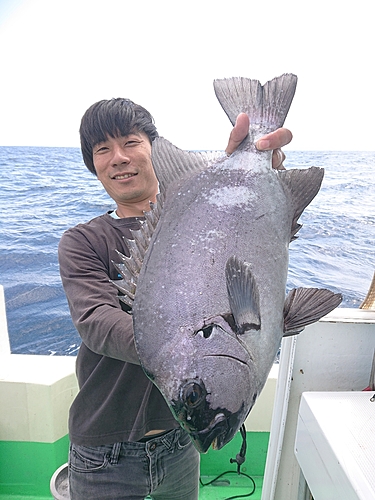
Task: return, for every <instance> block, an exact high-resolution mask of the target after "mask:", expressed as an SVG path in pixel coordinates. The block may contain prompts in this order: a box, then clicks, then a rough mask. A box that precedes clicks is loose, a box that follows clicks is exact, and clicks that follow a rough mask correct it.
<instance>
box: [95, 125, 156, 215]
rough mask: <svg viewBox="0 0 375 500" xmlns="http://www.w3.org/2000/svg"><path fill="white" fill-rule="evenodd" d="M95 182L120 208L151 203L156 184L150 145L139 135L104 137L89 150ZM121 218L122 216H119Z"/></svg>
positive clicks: (153, 198) (142, 135) (144, 135)
mask: <svg viewBox="0 0 375 500" xmlns="http://www.w3.org/2000/svg"><path fill="white" fill-rule="evenodd" d="M93 161H94V166H95V170H96V173H97V176H98V179H99V180H100V182H101V183H102V184H103V187H104V189H105V190H106V191H107V193H108V194H109V196H110V197H111V198H112V199H113V200H114V201H115V202H116V203H117V205H118V207H119V209H120V207H121V206H124V207H131V206H135V205H142V203H145V206H146V208H145V209H148V202H149V201H155V197H156V194H157V192H158V181H157V178H156V175H155V172H154V169H153V166H152V163H151V144H150V141H149V138H148V137H147V135H146V134H144V133H143V132H134V133H131V134H129V135H127V136H122V137H116V138H113V137H108V138H107V140H106V141H104V142H101V143H99V144H96V145H95V146H94V148H93ZM122 216H124V215H122Z"/></svg>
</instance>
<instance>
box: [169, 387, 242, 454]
mask: <svg viewBox="0 0 375 500" xmlns="http://www.w3.org/2000/svg"><path fill="white" fill-rule="evenodd" d="M207 396H208V395H207V391H206V388H205V385H204V383H203V381H202V380H200V379H194V380H188V381H186V383H185V384H184V385H183V386H182V388H181V391H180V398H179V399H178V400H177V401H173V404H172V406H171V409H172V412H173V413H174V415H175V417H176V419H177V420H178V421H179V422H180V425H181V426H182V427H183V429H184V430H185V431H186V432H187V433H188V434H189V436H190V438H191V440H192V442H193V444H194V446H195V448H196V449H197V450H198V451H199V452H200V453H206V452H207V451H208V449H209V448H210V446H211V445H212V447H213V448H214V449H216V450H220V449H221V448H222V447H223V446H224V445H226V444H227V443H228V442H229V441H230V440H231V439H232V438H233V436H234V435H235V433H236V432H237V431H238V429H239V428H240V426H241V425H242V421H243V419H244V416H245V410H244V408H245V405H244V403H242V405H241V407H240V408H239V410H238V411H237V412H231V411H229V410H228V409H226V408H212V407H211V404H210V402H209V400H208V399H207Z"/></svg>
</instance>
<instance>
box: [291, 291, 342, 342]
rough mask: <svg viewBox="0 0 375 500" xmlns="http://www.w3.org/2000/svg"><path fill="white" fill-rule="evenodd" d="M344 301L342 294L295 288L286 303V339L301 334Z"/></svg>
mask: <svg viewBox="0 0 375 500" xmlns="http://www.w3.org/2000/svg"><path fill="white" fill-rule="evenodd" d="M341 301H342V295H341V294H340V293H333V292H331V291H330V290H327V289H325V288H294V289H293V290H291V291H290V292H289V294H288V296H287V298H286V300H285V303H284V335H283V336H284V337H289V336H290V335H296V334H297V333H300V332H301V331H302V330H303V329H304V327H305V326H307V325H311V324H312V323H315V322H316V321H318V320H319V319H320V318H322V317H323V316H325V315H326V314H328V313H329V312H331V311H332V310H333V309H335V308H336V307H337V306H338V305H339V304H340V302H341Z"/></svg>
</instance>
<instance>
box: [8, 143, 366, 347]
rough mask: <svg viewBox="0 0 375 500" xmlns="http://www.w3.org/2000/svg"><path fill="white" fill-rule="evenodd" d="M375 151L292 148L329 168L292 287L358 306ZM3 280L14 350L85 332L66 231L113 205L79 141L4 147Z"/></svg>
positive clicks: (71, 342) (298, 248) (298, 250)
mask: <svg viewBox="0 0 375 500" xmlns="http://www.w3.org/2000/svg"><path fill="white" fill-rule="evenodd" d="M374 165H375V152H319V151H313V152H312V151H304V152H297V151H295V152H290V151H288V153H287V160H286V162H285V166H286V167H287V168H305V167H309V166H320V167H324V168H325V178H324V181H323V185H322V189H321V190H320V192H319V194H318V195H317V197H316V198H315V199H314V200H313V202H312V203H311V204H310V205H309V207H307V209H306V210H305V212H304V213H303V214H302V217H301V219H300V222H302V224H303V228H302V229H301V231H300V232H299V233H298V234H299V238H298V239H297V240H296V241H294V242H292V243H291V245H290V265H289V278H288V285H287V286H288V289H290V288H293V287H297V286H305V287H327V288H330V289H331V290H333V291H334V292H341V293H342V294H343V297H344V300H343V303H342V306H344V307H358V306H359V305H360V304H361V302H362V300H363V299H364V297H365V295H366V293H367V290H368V288H369V286H370V283H371V280H372V276H373V273H374V271H375V249H374V242H375V167H374ZM0 176H1V177H0V179H1V180H0V284H2V285H3V286H4V290H5V299H6V310H7V318H8V330H9V337H10V344H11V349H12V352H13V353H27V354H51V355H53V354H57V355H74V354H76V353H77V349H78V347H79V343H80V339H79V336H78V334H77V332H76V331H75V329H74V326H73V324H72V322H71V319H70V316H69V310H68V305H67V302H66V298H65V295H64V292H63V289H62V286H61V283H60V277H59V269H58V262H57V246H58V242H59V239H60V237H61V235H62V233H63V232H64V231H65V230H66V229H68V228H69V227H71V226H74V225H76V224H78V223H80V222H85V221H87V220H89V219H91V218H93V217H95V216H97V215H100V214H102V213H104V212H105V211H107V210H110V209H113V208H114V204H113V202H112V200H111V199H110V198H109V197H108V195H107V194H106V193H105V192H104V190H103V189H102V187H101V184H100V183H99V182H98V181H97V180H96V178H95V177H94V176H93V175H92V174H90V172H88V170H87V169H86V168H85V166H84V165H83V162H82V159H81V156H80V151H79V149H76V148H36V147H0Z"/></svg>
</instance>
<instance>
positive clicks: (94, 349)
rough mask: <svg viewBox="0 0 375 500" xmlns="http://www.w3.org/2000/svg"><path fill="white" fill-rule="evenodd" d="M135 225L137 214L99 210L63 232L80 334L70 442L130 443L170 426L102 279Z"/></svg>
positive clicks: (62, 254)
mask: <svg viewBox="0 0 375 500" xmlns="http://www.w3.org/2000/svg"><path fill="white" fill-rule="evenodd" d="M138 228H139V220H138V219H137V218H134V217H130V218H124V219H114V218H112V217H111V216H110V215H109V213H107V214H104V215H102V216H100V217H96V218H95V219H93V220H91V221H90V222H88V223H86V224H79V225H78V226H76V227H74V228H72V229H69V230H68V231H66V232H65V233H64V234H63V236H62V238H61V241H60V245H59V263H60V274H61V278H62V282H63V286H64V290H65V293H66V296H67V299H68V303H69V308H70V313H71V316H72V320H73V323H74V325H75V327H76V328H77V330H78V332H79V334H80V336H81V338H82V344H81V347H80V349H79V353H78V357H77V364H76V371H77V377H78V384H79V388H80V390H79V393H78V395H77V397H76V398H75V400H74V402H73V404H72V406H71V409H70V415H69V434H70V439H71V441H72V442H73V443H75V444H79V445H86V446H99V445H102V444H111V443H116V442H123V441H137V440H139V439H141V438H142V437H143V436H144V435H145V434H146V433H147V432H149V431H151V430H155V429H158V430H159V429H173V428H176V427H178V423H177V422H176V420H175V419H174V418H173V416H172V413H171V411H170V410H169V407H168V405H167V403H166V402H165V400H164V398H163V396H162V395H161V393H160V392H159V390H158V389H157V387H156V386H155V385H154V384H153V383H152V382H151V381H150V380H149V379H148V378H147V377H146V375H145V374H144V372H143V370H142V368H141V366H140V364H139V360H138V356H137V353H136V350H135V346H134V341H133V322H132V316H131V315H129V314H128V313H126V312H125V311H124V310H123V309H122V307H121V303H120V301H119V299H118V293H117V289H116V287H115V286H114V285H113V284H112V283H111V282H110V281H109V280H110V279H111V280H116V279H119V276H118V273H117V271H116V269H115V267H114V266H113V264H112V260H113V261H115V262H118V261H119V257H118V255H117V254H116V252H115V250H116V249H117V250H119V251H120V252H122V253H124V254H126V255H128V254H129V253H128V250H127V247H126V243H125V241H124V239H123V237H124V236H125V237H126V238H131V232H130V230H131V229H138ZM150 314H152V311H150Z"/></svg>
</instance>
